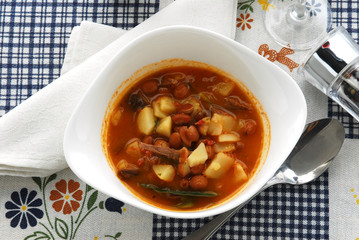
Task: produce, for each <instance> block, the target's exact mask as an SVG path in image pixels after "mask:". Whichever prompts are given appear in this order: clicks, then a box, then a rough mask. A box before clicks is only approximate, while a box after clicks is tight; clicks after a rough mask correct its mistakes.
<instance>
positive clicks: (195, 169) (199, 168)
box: [191, 164, 206, 175]
mask: <svg viewBox="0 0 359 240" xmlns="http://www.w3.org/2000/svg"><path fill="white" fill-rule="evenodd" d="M205 167H206V165H204V164H199V165H197V166H194V167H191V173H192V174H195V175H196V174H201V173H202V172H203V170H204V168H205Z"/></svg>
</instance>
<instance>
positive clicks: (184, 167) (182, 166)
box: [177, 161, 191, 177]
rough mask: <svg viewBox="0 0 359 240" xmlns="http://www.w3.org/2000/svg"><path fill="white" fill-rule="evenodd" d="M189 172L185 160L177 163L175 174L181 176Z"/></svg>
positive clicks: (189, 169)
mask: <svg viewBox="0 0 359 240" xmlns="http://www.w3.org/2000/svg"><path fill="white" fill-rule="evenodd" d="M190 173H191V168H190V167H189V166H188V162H187V161H185V162H183V163H179V164H178V165H177V174H178V175H180V176H181V177H186V176H187V175H188V174H190Z"/></svg>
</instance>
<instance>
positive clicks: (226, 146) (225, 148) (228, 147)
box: [214, 143, 236, 153]
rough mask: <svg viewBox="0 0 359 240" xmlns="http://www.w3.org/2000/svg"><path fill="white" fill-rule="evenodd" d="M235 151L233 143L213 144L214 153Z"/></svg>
mask: <svg viewBox="0 0 359 240" xmlns="http://www.w3.org/2000/svg"><path fill="white" fill-rule="evenodd" d="M234 150H236V146H235V145H234V143H215V144H214V151H215V152H216V153H219V152H233V151H234Z"/></svg>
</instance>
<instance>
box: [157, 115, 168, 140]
mask: <svg viewBox="0 0 359 240" xmlns="http://www.w3.org/2000/svg"><path fill="white" fill-rule="evenodd" d="M171 129H172V118H171V117H170V116H167V117H165V118H162V119H161V120H160V121H159V123H158V125H157V128H156V132H157V133H158V134H160V135H162V136H165V137H168V138H169V137H170V135H171Z"/></svg>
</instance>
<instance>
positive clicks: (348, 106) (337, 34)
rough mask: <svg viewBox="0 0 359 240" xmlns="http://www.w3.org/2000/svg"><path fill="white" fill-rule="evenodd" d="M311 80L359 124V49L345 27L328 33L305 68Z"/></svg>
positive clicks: (310, 55)
mask: <svg viewBox="0 0 359 240" xmlns="http://www.w3.org/2000/svg"><path fill="white" fill-rule="evenodd" d="M302 70H303V71H304V72H306V73H308V74H309V75H310V76H311V78H307V80H308V81H309V82H310V83H311V84H313V85H314V86H315V87H317V88H318V89H319V90H321V91H322V92H323V93H325V94H326V95H327V96H329V97H330V98H332V99H333V100H334V101H335V102H337V103H338V104H339V105H341V106H342V107H343V108H344V109H345V110H346V111H348V112H349V113H350V114H351V115H352V116H353V117H354V118H355V119H356V120H357V121H359V46H358V45H357V44H356V42H355V41H354V39H353V38H352V37H351V36H350V34H349V33H348V32H347V31H346V30H345V29H344V28H343V27H341V26H339V27H337V28H335V29H334V30H332V31H331V32H329V33H328V36H327V37H326V39H324V40H323V41H322V43H321V44H320V45H319V46H318V47H316V48H315V49H314V51H312V52H311V53H310V54H309V55H308V57H307V58H306V60H305V62H304V64H303V65H302Z"/></svg>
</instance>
